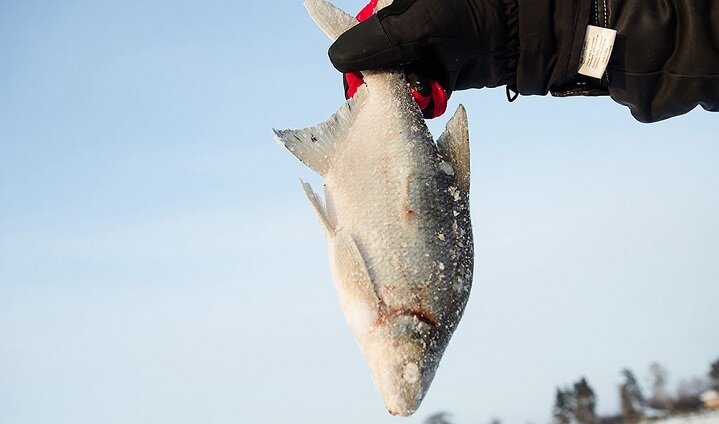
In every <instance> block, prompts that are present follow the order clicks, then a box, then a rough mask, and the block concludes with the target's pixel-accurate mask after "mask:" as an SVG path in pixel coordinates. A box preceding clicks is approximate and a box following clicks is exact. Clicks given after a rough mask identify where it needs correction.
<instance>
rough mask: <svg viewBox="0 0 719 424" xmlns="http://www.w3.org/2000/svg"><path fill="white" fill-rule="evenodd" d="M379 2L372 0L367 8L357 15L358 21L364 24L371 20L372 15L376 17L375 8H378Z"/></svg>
mask: <svg viewBox="0 0 719 424" xmlns="http://www.w3.org/2000/svg"><path fill="white" fill-rule="evenodd" d="M378 1H379V0H370V2H369V3H367V6H365V7H364V8H363V9H362V10H360V13H358V14H357V20H358V21H360V22H363V21H366V20H367V19H369V18H371V17H372V15H374V8H375V7H377V2H378Z"/></svg>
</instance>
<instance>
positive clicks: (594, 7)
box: [509, 0, 719, 122]
mask: <svg viewBox="0 0 719 424" xmlns="http://www.w3.org/2000/svg"><path fill="white" fill-rule="evenodd" d="M588 24H592V25H596V26H601V27H606V28H611V29H615V30H616V31H617V38H616V41H615V46H614V50H613V51H612V55H611V58H610V61H609V65H608V67H607V72H606V73H605V75H604V77H603V78H602V79H601V80H597V79H592V78H589V77H584V76H581V75H578V73H577V70H578V69H579V61H580V57H581V52H582V47H583V44H584V34H585V31H586V27H587V25H588ZM518 44H519V53H518V61H517V70H516V82H515V84H514V85H513V84H511V83H510V84H509V88H510V89H512V90H515V91H517V92H518V93H520V94H526V95H529V94H540V95H544V94H547V93H548V92H549V91H551V92H552V94H555V95H558V96H566V95H576V94H584V95H587V94H589V95H596V94H609V95H610V96H611V98H612V99H613V100H614V101H616V102H618V103H620V104H623V105H625V106H627V107H629V109H630V111H631V113H632V115H633V116H634V117H635V118H636V119H637V120H639V121H641V122H655V121H660V120H662V119H667V118H670V117H672V116H676V115H681V114H683V113H686V112H689V111H690V110H692V109H694V108H695V107H696V106H698V105H701V106H702V107H703V108H704V109H706V110H709V111H719V0H646V1H637V0H574V1H566V0H564V1H563V0H519V37H518Z"/></svg>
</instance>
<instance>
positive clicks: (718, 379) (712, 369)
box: [709, 359, 719, 390]
mask: <svg viewBox="0 0 719 424" xmlns="http://www.w3.org/2000/svg"><path fill="white" fill-rule="evenodd" d="M709 378H711V379H712V385H713V386H714V388H715V389H717V390H719V359H717V360H716V361H714V362H712V363H711V364H710V365H709Z"/></svg>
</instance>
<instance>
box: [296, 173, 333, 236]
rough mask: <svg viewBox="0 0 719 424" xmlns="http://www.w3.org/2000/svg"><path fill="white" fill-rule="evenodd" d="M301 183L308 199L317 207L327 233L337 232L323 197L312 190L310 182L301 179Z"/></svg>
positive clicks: (316, 210) (318, 216) (316, 211)
mask: <svg viewBox="0 0 719 424" xmlns="http://www.w3.org/2000/svg"><path fill="white" fill-rule="evenodd" d="M300 183H302V189H303V190H304V191H305V195H306V196H307V199H308V200H309V201H310V203H311V204H312V207H313V208H315V213H317V218H319V220H320V223H321V224H322V228H323V229H324V230H325V233H326V234H327V235H330V234H333V233H334V232H335V227H334V225H333V224H332V221H330V217H329V215H327V208H325V205H324V203H323V202H322V199H320V196H318V195H317V193H315V191H314V190H312V186H311V185H309V183H306V182H304V181H302V179H300Z"/></svg>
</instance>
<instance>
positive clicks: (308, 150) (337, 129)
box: [274, 86, 367, 176]
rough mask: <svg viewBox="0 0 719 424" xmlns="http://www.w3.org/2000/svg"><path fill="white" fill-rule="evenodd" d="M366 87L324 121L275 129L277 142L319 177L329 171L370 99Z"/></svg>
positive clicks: (361, 88) (362, 87) (360, 89)
mask: <svg viewBox="0 0 719 424" xmlns="http://www.w3.org/2000/svg"><path fill="white" fill-rule="evenodd" d="M366 93H367V88H366V87H365V86H361V87H360V88H359V89H357V92H356V93H355V95H354V97H352V98H351V99H349V100H347V101H346V102H345V104H343V105H342V107H340V109H339V110H338V111H337V112H336V113H335V114H334V115H332V116H331V117H330V118H329V119H328V120H326V121H325V122H323V123H321V124H319V125H315V126H314V127H310V128H304V129H299V130H274V132H275V139H276V140H277V141H278V142H279V143H280V144H283V145H284V146H285V147H286V148H287V149H288V150H289V151H290V152H292V154H294V155H295V156H296V157H297V159H299V160H301V161H302V163H304V164H305V165H307V166H309V167H310V168H311V169H312V170H314V171H315V172H317V173H318V174H320V175H323V176H324V175H325V174H326V173H327V170H328V169H329V167H330V165H331V163H332V159H333V157H334V154H335V152H336V150H337V146H338V145H339V144H341V143H342V142H343V141H344V140H345V139H346V137H347V133H348V132H349V130H350V128H352V125H353V124H354V122H355V119H356V117H357V114H358V113H359V111H360V110H361V108H362V105H363V104H364V102H365V98H366V97H367V94H366Z"/></svg>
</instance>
